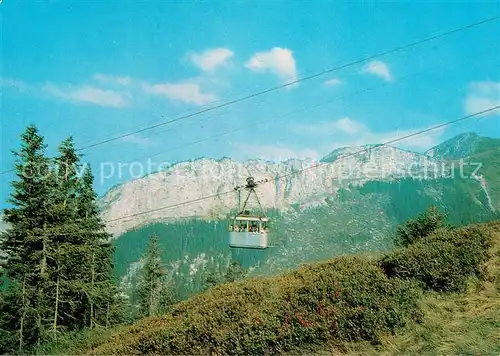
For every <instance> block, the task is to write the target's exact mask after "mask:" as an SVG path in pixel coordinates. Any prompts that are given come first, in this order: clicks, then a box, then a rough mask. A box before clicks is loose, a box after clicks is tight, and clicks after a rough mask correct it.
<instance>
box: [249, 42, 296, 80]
mask: <svg viewBox="0 0 500 356" xmlns="http://www.w3.org/2000/svg"><path fill="white" fill-rule="evenodd" d="M245 67H247V68H248V69H250V70H252V71H254V72H266V71H268V72H271V73H273V74H274V75H276V76H278V77H279V78H280V79H281V80H282V81H283V83H284V84H288V83H292V82H294V81H296V80H297V68H296V65H295V59H294V58H293V52H292V51H291V50H289V49H287V48H280V47H274V48H272V49H271V50H270V51H267V52H257V53H255V54H254V55H253V56H252V58H250V59H249V60H248V61H247V62H246V63H245ZM290 86H292V85H290Z"/></svg>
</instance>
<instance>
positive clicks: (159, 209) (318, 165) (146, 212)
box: [104, 105, 500, 223]
mask: <svg viewBox="0 0 500 356" xmlns="http://www.w3.org/2000/svg"><path fill="white" fill-rule="evenodd" d="M498 109H500V105H497V106H493V107H490V108H488V109H485V110H482V111H479V112H476V113H474V114H470V115H467V116H463V117H460V118H458V119H455V120H451V121H447V122H445V123H442V124H439V125H436V126H433V127H430V128H427V129H424V130H420V131H418V132H415V133H412V134H408V135H405V136H402V137H399V138H396V139H393V140H389V141H386V142H384V143H382V144H380V145H378V146H375V147H368V148H364V149H361V150H358V151H356V152H352V153H349V154H346V155H344V156H341V157H339V158H337V159H335V160H333V161H331V162H322V163H318V164H316V165H313V166H311V167H307V168H304V169H300V170H297V171H294V172H290V173H288V174H284V175H281V176H277V177H275V178H266V179H261V180H258V181H256V183H257V184H265V183H269V182H272V181H278V180H281V179H283V178H286V177H289V176H293V175H296V174H299V173H302V172H305V171H308V170H311V169H316V168H319V167H321V166H325V165H330V164H334V163H336V162H338V161H341V160H343V159H346V158H349V157H353V156H355V155H358V154H360V153H364V152H368V151H374V150H378V149H380V148H381V147H385V146H388V145H391V144H394V143H396V142H400V141H404V140H407V139H409V138H411V137H416V136H418V135H422V134H425V133H428V132H431V131H434V130H437V129H440V128H443V127H445V126H450V125H453V124H456V123H458V122H461V121H465V120H468V119H472V118H474V117H478V116H480V115H483V114H487V113H490V112H493V111H495V110H498ZM231 193H234V189H233V190H230V191H226V192H221V193H216V194H211V195H207V196H204V197H200V198H197V199H192V200H188V201H185V202H180V203H176V204H172V205H167V206H163V207H159V208H155V209H150V210H146V211H142V212H138V213H134V214H129V215H125V216H121V217H118V218H114V219H109V220H105V221H104V223H109V222H114V221H120V220H124V219H127V218H131V217H135V216H141V215H145V214H150V213H153V212H157V211H161V210H167V209H173V208H177V207H180V206H185V205H190V204H193V203H198V202H201V201H204V200H209V199H213V198H219V197H222V196H225V195H228V194H231Z"/></svg>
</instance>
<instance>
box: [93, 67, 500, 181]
mask: <svg viewBox="0 0 500 356" xmlns="http://www.w3.org/2000/svg"><path fill="white" fill-rule="evenodd" d="M441 65H442V63H440V64H439V65H436V66H433V67H432V68H433V69H436V68H440V67H441ZM497 67H500V65H499V66H497ZM422 73H425V71H420V72H417V73H413V74H410V75H407V76H404V77H401V78H399V80H398V83H401V82H403V81H405V80H407V79H409V78H412V77H415V76H419V75H421V74H422ZM390 85H394V84H393V83H383V84H377V85H374V86H371V87H369V88H365V89H361V90H357V91H354V92H351V93H348V94H345V95H341V96H336V97H334V98H332V99H329V100H327V101H322V102H320V103H316V104H314V105H311V106H303V107H301V108H299V109H296V110H292V111H289V112H286V113H284V114H280V115H278V116H275V117H273V118H267V119H264V120H260V121H256V122H252V123H251V124H249V125H245V126H240V127H237V128H235V129H232V130H228V131H224V132H221V133H219V134H216V135H212V136H207V137H204V138H201V139H199V140H195V141H191V142H187V143H184V144H180V145H177V146H174V147H171V148H169V149H166V150H162V151H159V152H156V153H153V154H150V155H147V156H141V157H137V158H135V159H133V160H131V161H129V162H127V163H126V164H130V163H133V162H136V161H139V160H142V159H146V158H152V157H156V156H159V155H161V154H164V153H167V152H171V151H175V150H178V149H181V148H184V147H189V146H193V145H196V144H199V143H202V142H205V141H209V140H212V139H218V138H220V137H223V136H227V135H229V134H232V133H235V132H239V131H242V130H245V129H249V128H252V127H255V126H259V125H262V124H266V123H269V122H274V121H277V120H282V119H284V118H286V117H289V116H292V115H296V114H299V113H302V112H307V111H309V110H313V109H317V108H319V107H322V106H325V105H328V104H331V103H333V102H335V101H337V100H342V99H345V98H348V97H351V96H356V95H359V94H364V93H367V92H370V91H372V90H376V89H378V88H382V87H387V86H390ZM212 117H216V116H210V117H209V118H212ZM101 171H102V169H101V168H100V169H97V170H95V171H94V172H95V173H97V172H101Z"/></svg>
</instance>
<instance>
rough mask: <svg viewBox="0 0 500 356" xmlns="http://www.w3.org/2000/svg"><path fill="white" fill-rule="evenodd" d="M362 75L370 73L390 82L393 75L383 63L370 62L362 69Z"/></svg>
mask: <svg viewBox="0 0 500 356" xmlns="http://www.w3.org/2000/svg"><path fill="white" fill-rule="evenodd" d="M361 73H370V74H373V75H376V76H378V77H380V78H382V79H384V80H386V81H388V82H390V81H392V80H393V78H392V75H391V72H390V70H389V67H388V66H387V64H385V63H384V62H382V61H371V62H368V63H367V64H366V65H365V66H364V67H363V69H361Z"/></svg>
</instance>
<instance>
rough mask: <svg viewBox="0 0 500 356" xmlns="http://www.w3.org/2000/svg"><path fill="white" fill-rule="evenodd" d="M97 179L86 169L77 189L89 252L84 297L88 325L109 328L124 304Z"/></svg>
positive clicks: (83, 230) (79, 212) (80, 220)
mask: <svg viewBox="0 0 500 356" xmlns="http://www.w3.org/2000/svg"><path fill="white" fill-rule="evenodd" d="M93 183H94V177H93V175H92V171H91V169H90V166H88V165H87V166H86V167H85V170H84V173H83V175H82V177H81V179H80V182H79V185H78V206H77V215H78V221H79V226H80V229H81V231H82V233H83V235H82V236H83V239H84V242H85V246H86V248H87V250H88V254H87V266H88V267H87V269H86V272H85V294H86V306H87V310H86V313H87V316H86V318H85V319H86V320H87V321H88V322H87V325H88V326H89V327H90V328H93V327H94V326H95V325H104V326H105V325H109V323H110V322H111V321H116V310H120V309H121V306H120V304H121V303H122V301H121V297H120V296H119V291H118V288H117V287H116V285H115V283H114V281H113V261H112V255H113V246H112V244H111V242H110V239H111V235H110V234H108V233H106V232H105V229H104V228H105V225H104V223H103V222H102V219H101V217H100V212H99V208H98V206H97V194H96V193H95V191H94V188H93Z"/></svg>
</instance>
